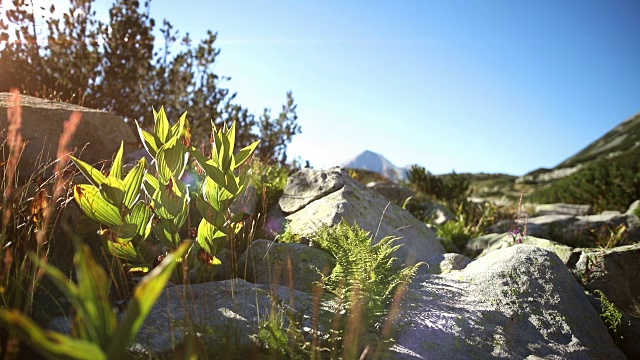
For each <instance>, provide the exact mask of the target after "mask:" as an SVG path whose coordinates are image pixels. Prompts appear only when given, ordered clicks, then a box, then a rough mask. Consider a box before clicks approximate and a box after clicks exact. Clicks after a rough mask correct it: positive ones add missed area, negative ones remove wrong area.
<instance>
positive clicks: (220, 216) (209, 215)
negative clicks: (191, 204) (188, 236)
mask: <svg viewBox="0 0 640 360" xmlns="http://www.w3.org/2000/svg"><path fill="white" fill-rule="evenodd" d="M196 207H197V208H198V211H199V212H200V215H202V218H203V219H205V220H207V221H208V222H209V223H211V224H212V225H213V226H214V227H216V228H222V227H223V226H224V224H225V222H226V217H225V212H224V211H220V210H217V209H216V208H214V207H213V206H211V204H209V203H208V202H206V201H205V200H204V199H203V198H201V197H200V196H198V197H196ZM225 210H226V209H225Z"/></svg>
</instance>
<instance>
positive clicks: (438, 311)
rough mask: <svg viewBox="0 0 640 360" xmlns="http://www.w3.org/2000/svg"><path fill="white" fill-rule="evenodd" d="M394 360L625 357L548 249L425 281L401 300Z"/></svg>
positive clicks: (497, 254)
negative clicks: (401, 307) (401, 305)
mask: <svg viewBox="0 0 640 360" xmlns="http://www.w3.org/2000/svg"><path fill="white" fill-rule="evenodd" d="M396 323H397V324H398V326H399V328H400V332H399V333H398V334H397V335H396V336H395V338H396V339H397V344H396V345H395V346H394V347H393V348H392V350H393V351H394V352H395V355H394V357H395V358H397V359H491V358H507V359H540V358H544V359H624V358H625V357H624V355H623V354H622V352H621V351H620V350H619V349H618V348H617V347H616V346H615V345H614V343H613V340H612V339H611V336H610V335H609V333H608V331H607V328H606V326H605V325H604V323H603V322H602V320H601V319H600V317H599V315H598V313H597V312H596V310H595V309H594V308H593V306H592V305H591V304H590V303H589V300H588V298H587V296H586V295H585V293H584V291H583V289H582V287H581V286H580V285H579V284H578V282H577V281H576V280H575V278H574V277H573V275H572V274H571V273H570V272H569V271H568V270H567V268H566V266H565V265H564V264H563V263H562V261H560V259H559V258H558V257H557V256H556V255H555V254H554V253H553V252H551V251H549V250H546V249H542V248H539V247H535V246H530V245H516V246H513V247H509V248H506V249H502V250H497V251H494V252H491V253H490V254H488V255H487V256H485V257H482V258H480V259H478V260H476V261H473V262H472V263H471V264H469V265H468V266H467V267H466V268H464V269H463V270H461V271H452V272H450V273H448V274H442V275H421V276H420V277H419V278H416V279H415V280H414V282H413V284H412V285H411V286H410V290H409V291H408V293H407V294H406V295H405V298H404V309H403V312H402V313H401V315H400V317H399V318H398V319H397V320H396Z"/></svg>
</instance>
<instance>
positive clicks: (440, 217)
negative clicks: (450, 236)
mask: <svg viewBox="0 0 640 360" xmlns="http://www.w3.org/2000/svg"><path fill="white" fill-rule="evenodd" d="M425 217H426V218H427V219H429V220H430V221H431V223H432V224H434V225H442V224H444V223H446V222H447V221H449V220H455V219H456V215H455V214H454V213H452V212H451V211H450V210H449V209H448V208H447V207H446V206H444V205H442V204H439V203H434V204H433V206H431V207H430V208H429V209H428V210H427V211H426V212H425Z"/></svg>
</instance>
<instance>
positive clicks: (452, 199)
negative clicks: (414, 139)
mask: <svg viewBox="0 0 640 360" xmlns="http://www.w3.org/2000/svg"><path fill="white" fill-rule="evenodd" d="M407 178H408V180H409V184H410V185H411V186H412V187H413V188H414V189H415V190H416V191H418V192H421V193H422V194H424V195H426V196H428V197H430V198H431V199H432V200H434V201H442V202H445V203H446V204H447V205H449V207H450V208H451V209H452V210H454V211H455V209H456V208H457V207H458V205H460V204H461V203H462V202H464V201H466V199H467V195H468V192H469V184H470V182H469V178H468V177H467V176H464V175H460V174H457V173H456V172H455V171H453V172H451V173H450V174H446V175H442V176H436V175H433V174H431V173H430V172H428V171H426V170H425V169H424V168H423V167H421V166H418V165H413V166H411V169H410V170H409V171H408V173H407Z"/></svg>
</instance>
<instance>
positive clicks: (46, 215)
mask: <svg viewBox="0 0 640 360" xmlns="http://www.w3.org/2000/svg"><path fill="white" fill-rule="evenodd" d="M81 120H82V113H80V112H78V111H74V112H73V113H71V116H70V117H69V120H67V121H65V122H64V127H63V129H62V133H61V134H60V139H59V141H58V152H57V154H56V166H55V168H54V177H55V183H54V185H53V196H52V198H51V199H50V200H49V201H47V203H46V205H45V204H43V205H45V206H43V216H42V226H41V228H40V229H39V231H38V232H37V233H36V240H37V242H38V245H39V246H41V245H43V244H44V243H45V242H46V238H47V230H48V229H49V224H50V221H51V218H52V215H53V211H54V210H55V207H56V204H58V200H59V199H60V198H61V197H62V196H63V195H65V194H68V192H69V188H70V187H69V186H68V185H69V182H70V180H71V179H70V177H69V175H68V172H67V171H66V170H67V166H68V165H69V155H70V154H71V152H72V151H71V150H70V149H69V143H70V142H71V139H72V138H73V136H74V135H75V133H76V130H77V129H78V126H79V125H80V121H81Z"/></svg>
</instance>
